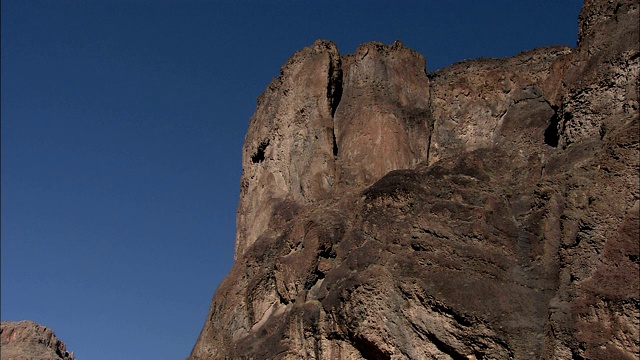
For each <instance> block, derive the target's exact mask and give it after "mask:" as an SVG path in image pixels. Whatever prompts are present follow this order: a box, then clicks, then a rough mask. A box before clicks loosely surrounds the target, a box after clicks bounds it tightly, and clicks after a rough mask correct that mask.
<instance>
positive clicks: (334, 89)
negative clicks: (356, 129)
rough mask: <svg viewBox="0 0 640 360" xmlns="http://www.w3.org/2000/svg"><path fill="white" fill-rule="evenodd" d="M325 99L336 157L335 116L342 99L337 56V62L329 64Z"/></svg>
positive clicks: (339, 67)
mask: <svg viewBox="0 0 640 360" xmlns="http://www.w3.org/2000/svg"><path fill="white" fill-rule="evenodd" d="M327 99H328V100H329V106H330V111H331V120H332V122H333V123H332V126H331V136H332V139H333V156H334V157H337V156H338V141H337V139H336V128H335V127H336V123H335V114H336V109H337V108H338V105H339V104H340V100H341V99H342V60H341V59H340V57H339V56H338V59H337V61H335V64H334V61H330V62H329V82H328V84H327Z"/></svg>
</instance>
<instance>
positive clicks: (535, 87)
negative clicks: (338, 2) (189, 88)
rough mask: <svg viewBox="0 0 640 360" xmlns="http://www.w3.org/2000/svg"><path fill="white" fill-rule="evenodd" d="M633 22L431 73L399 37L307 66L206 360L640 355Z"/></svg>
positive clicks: (247, 223)
mask: <svg viewBox="0 0 640 360" xmlns="http://www.w3.org/2000/svg"><path fill="white" fill-rule="evenodd" d="M639 11H640V6H639V4H638V1H637V0H635V1H618V2H609V1H604V0H602V1H586V2H585V4H584V6H583V10H582V12H581V14H580V19H579V43H578V46H577V48H575V49H572V48H567V47H551V48H540V49H535V50H531V51H528V52H524V53H522V54H518V55H516V56H514V57H512V58H508V59H479V60H470V61H465V62H462V63H459V64H455V65H453V66H451V67H448V68H445V69H443V70H440V71H438V72H436V73H429V74H427V73H426V72H425V59H424V58H423V57H422V56H421V55H420V54H418V53H416V52H415V51H413V50H411V49H408V48H406V47H404V46H403V45H402V44H401V43H400V42H396V43H393V44H391V45H384V44H380V43H368V44H364V45H362V46H361V47H359V48H358V50H357V51H356V52H355V53H354V54H350V55H346V56H343V55H340V54H339V52H338V50H337V48H336V47H335V45H334V44H333V43H331V42H328V41H317V42H316V43H315V44H314V45H313V46H310V47H308V48H305V49H303V50H301V51H299V52H297V53H296V54H294V55H293V56H292V57H291V59H289V60H288V61H287V63H286V64H285V65H284V66H283V68H282V71H281V75H280V76H279V77H278V78H277V79H274V80H273V82H272V83H271V84H270V85H269V86H268V88H267V90H266V91H265V92H264V93H263V94H262V95H261V96H260V98H259V99H258V107H257V110H256V113H255V115H254V116H253V117H252V118H251V121H250V125H249V130H248V133H247V136H246V139H245V145H244V148H243V175H242V180H241V198H240V204H239V208H238V219H237V237H236V255H235V257H236V261H235V264H234V266H233V268H232V269H231V272H230V274H229V275H228V276H227V277H226V278H225V280H224V281H223V282H222V283H221V284H220V286H219V288H218V290H217V291H216V294H215V295H214V298H213V301H212V305H211V308H210V311H209V314H208V316H207V320H206V322H205V325H204V328H203V330H202V332H201V334H200V337H199V338H198V341H197V343H196V344H195V346H194V348H193V351H192V353H191V356H190V359H193V360H199V359H428V358H434V359H492V358H495V359H534V358H544V359H634V358H638V357H639V356H640V340H639V336H640V331H639V326H640V310H639V308H640V300H639V297H640V294H639V293H640V289H639V287H638V283H639V280H640V278H639V263H640V260H639V252H640V251H639V246H640V245H639V243H640V235H639V233H638V228H639V226H640V223H639V219H638V212H639V206H640V205H639V204H640V193H639V181H638V179H639V176H638V170H639V155H638V154H639V152H638V150H639V149H638V144H639V141H638V140H639V139H638V138H639V135H638V132H639V130H640V129H639V125H638V68H639V66H638V64H639V57H640V51H639V49H638V47H639V45H638V44H639V42H640V40H639V35H638V33H639V31H638V19H639Z"/></svg>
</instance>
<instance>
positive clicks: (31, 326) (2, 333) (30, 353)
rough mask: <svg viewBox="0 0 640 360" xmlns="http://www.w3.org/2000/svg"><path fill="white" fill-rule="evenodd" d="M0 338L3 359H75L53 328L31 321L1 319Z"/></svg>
mask: <svg viewBox="0 0 640 360" xmlns="http://www.w3.org/2000/svg"><path fill="white" fill-rule="evenodd" d="M0 339H1V340H2V346H1V347H0V351H1V353H2V354H1V356H0V357H1V358H2V359H3V360H75V356H74V355H73V352H68V351H67V347H66V345H65V344H64V343H63V342H62V341H60V340H59V339H58V338H57V337H56V335H55V334H54V333H53V330H51V329H49V328H48V327H46V326H42V325H39V324H36V323H34V322H33V321H28V320H24V321H3V322H2V324H1V325H0Z"/></svg>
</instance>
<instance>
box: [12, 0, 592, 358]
mask: <svg viewBox="0 0 640 360" xmlns="http://www.w3.org/2000/svg"><path fill="white" fill-rule="evenodd" d="M580 6H581V2H580V1H578V0H562V1H557V0H547V1H540V0H530V1H520V0H518V1H515V0H509V1H507V0H502V1H477V0H468V1H440V0H438V1H435V0H434V1H398V2H396V1H340V2H337V1H322V2H321V1H293V0H291V1H257V0H256V1H205V0H181V1H180V0H146V1H143V0H128V1H125V0H76V1H71V0H56V1H53V0H47V1H33V0H2V33H1V34H2V193H1V195H2V213H1V214H2V218H1V220H2V233H1V236H2V238H1V239H2V258H1V260H2V267H1V270H2V289H1V290H2V293H1V295H2V304H1V305H2V307H1V313H2V319H3V320H21V319H31V320H34V321H36V322H39V323H42V324H44V325H47V326H49V327H51V328H53V329H54V330H55V331H56V334H57V335H58V336H59V337H60V338H61V339H62V340H63V341H65V342H66V343H67V344H68V346H69V348H70V349H71V350H73V351H75V353H76V355H77V356H78V358H79V359H80V360H83V359H84V360H88V359H91V360H113V359H119V360H127V359H131V360H141V359H160V360H162V359H184V358H185V357H187V356H188V354H189V352H190V350H191V347H192V346H193V344H194V343H195V341H196V338H197V336H198V334H199V332H200V329H201V327H202V325H203V323H204V321H205V317H206V314H207V310H208V307H209V302H210V300H211V296H212V295H213V292H214V290H215V288H216V287H217V285H218V283H219V282H220V281H221V280H222V278H223V277H224V276H225V275H226V274H227V272H228V270H229V269H230V267H231V264H232V261H233V247H234V246H233V242H234V232H235V214H236V206H237V202H238V195H239V185H240V184H239V178H240V173H241V154H240V152H241V147H242V142H243V140H244V134H245V132H246V129H247V125H248V121H249V117H250V116H251V114H252V113H253V111H254V108H255V105H256V97H257V96H258V95H259V94H260V93H261V92H262V91H263V90H264V89H265V87H266V86H267V84H268V83H269V81H270V80H271V79H272V78H273V77H275V76H277V75H278V73H279V69H280V66H281V65H282V64H283V63H284V62H285V60H286V59H287V58H288V57H289V56H291V55H292V54H293V53H294V52H295V51H296V50H298V49H300V48H302V47H304V46H307V45H311V44H312V43H313V42H314V41H315V40H316V39H318V38H322V39H329V40H333V41H334V42H335V43H336V44H337V45H338V48H339V49H340V51H341V52H342V53H343V54H346V53H350V52H353V51H354V50H355V49H356V47H357V46H358V44H360V43H363V42H367V41H371V40H376V41H381V42H385V43H391V42H393V41H394V40H396V39H400V40H402V41H403V42H404V43H405V45H407V46H409V47H411V48H413V49H415V50H417V51H419V52H420V53H422V54H423V55H424V56H425V57H426V58H427V69H428V70H436V69H438V68H442V67H445V66H447V65H450V64H452V63H454V62H457V61H460V60H463V59H467V58H475V57H504V56H510V55H514V54H516V53H518V52H520V51H523V50H527V49H531V48H534V47H538V46H545V45H554V44H565V45H571V46H574V45H575V43H576V40H577V16H578V13H579V10H580Z"/></svg>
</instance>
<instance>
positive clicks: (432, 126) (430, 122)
mask: <svg viewBox="0 0 640 360" xmlns="http://www.w3.org/2000/svg"><path fill="white" fill-rule="evenodd" d="M425 73H426V74H427V78H428V79H429V106H428V108H427V111H428V114H429V117H428V118H427V127H428V128H429V137H428V138H427V158H426V159H425V160H426V163H427V166H429V155H430V154H429V153H430V151H431V137H432V136H433V130H434V129H435V126H436V121H435V119H434V118H433V87H432V86H431V80H433V78H434V75H433V73H432V74H429V73H427V72H426V70H425Z"/></svg>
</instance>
